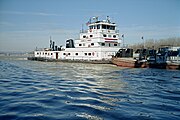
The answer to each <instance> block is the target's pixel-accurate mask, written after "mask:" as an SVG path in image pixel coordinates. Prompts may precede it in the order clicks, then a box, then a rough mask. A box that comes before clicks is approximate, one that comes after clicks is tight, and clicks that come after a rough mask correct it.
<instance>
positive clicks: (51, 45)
mask: <svg viewBox="0 0 180 120" xmlns="http://www.w3.org/2000/svg"><path fill="white" fill-rule="evenodd" d="M50 48H52V40H51V36H50Z"/></svg>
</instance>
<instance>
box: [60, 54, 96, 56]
mask: <svg viewBox="0 0 180 120" xmlns="http://www.w3.org/2000/svg"><path fill="white" fill-rule="evenodd" d="M63 55H71V53H63ZM75 55H76V56H78V55H79V54H78V53H75ZM84 55H85V56H87V55H88V56H91V55H94V53H84Z"/></svg>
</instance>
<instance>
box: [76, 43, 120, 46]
mask: <svg viewBox="0 0 180 120" xmlns="http://www.w3.org/2000/svg"><path fill="white" fill-rule="evenodd" d="M79 46H82V44H79ZM83 46H85V43H83ZM91 46H94V43H91ZM101 46H105V43H101ZM108 46H109V47H111V46H112V45H111V43H108ZM113 46H118V44H117V43H114V44H113ZM89 47H90V46H89Z"/></svg>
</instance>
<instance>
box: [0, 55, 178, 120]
mask: <svg viewBox="0 0 180 120" xmlns="http://www.w3.org/2000/svg"><path fill="white" fill-rule="evenodd" d="M0 106H1V107H0V120H6V119H7V120H10V119H14V120H33V119H40V120H43V119H44V120H47V119H48V120H61V119H62V120H65V119H68V120H69V119H73V120H74V119H77V120H79V119H80V120H116V119H117V120H119V119H122V120H123V119H125V120H127V119H129V120H131V119H132V120H134V119H138V120H141V119H142V120H144V119H147V120H164V119H167V120H176V119H180V71H177V70H160V69H147V68H146V69H135V68H134V69H132V68H120V67H116V66H114V65H97V64H81V63H61V62H38V61H28V60H26V59H24V58H22V57H11V56H10V57H1V58H0Z"/></svg>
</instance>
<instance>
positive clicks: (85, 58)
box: [28, 16, 121, 63]
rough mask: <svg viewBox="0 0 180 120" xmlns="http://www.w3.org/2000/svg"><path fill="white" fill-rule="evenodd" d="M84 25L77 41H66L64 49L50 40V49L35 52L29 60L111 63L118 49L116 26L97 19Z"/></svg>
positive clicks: (94, 18)
mask: <svg viewBox="0 0 180 120" xmlns="http://www.w3.org/2000/svg"><path fill="white" fill-rule="evenodd" d="M86 25H87V26H88V29H87V30H83V29H82V30H81V31H80V36H79V39H75V40H73V39H68V40H67V41H66V46H65V47H62V46H60V47H58V46H55V42H53V41H52V40H51V39H50V48H45V49H43V50H35V51H34V56H33V57H28V59H29V60H40V61H73V62H79V61H80V62H92V63H111V58H112V56H115V55H116V53H117V51H118V50H119V48H120V43H121V41H120V38H119V31H118V30H117V25H116V24H115V23H112V22H111V21H110V18H109V17H108V16H107V18H106V20H101V21H99V20H98V17H93V18H92V19H90V20H89V21H88V22H87V23H86Z"/></svg>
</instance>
